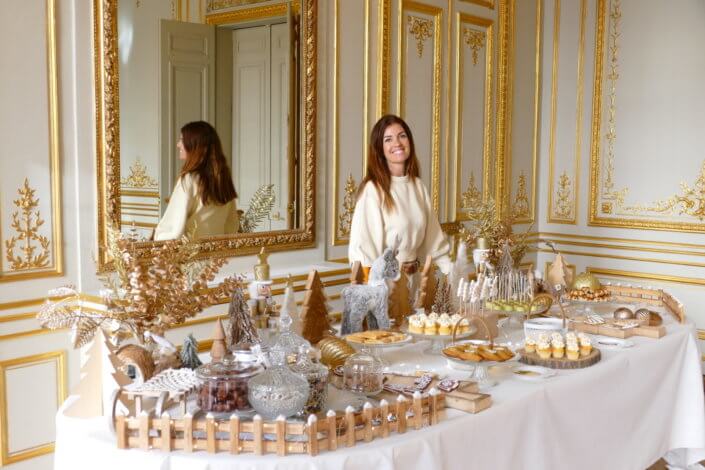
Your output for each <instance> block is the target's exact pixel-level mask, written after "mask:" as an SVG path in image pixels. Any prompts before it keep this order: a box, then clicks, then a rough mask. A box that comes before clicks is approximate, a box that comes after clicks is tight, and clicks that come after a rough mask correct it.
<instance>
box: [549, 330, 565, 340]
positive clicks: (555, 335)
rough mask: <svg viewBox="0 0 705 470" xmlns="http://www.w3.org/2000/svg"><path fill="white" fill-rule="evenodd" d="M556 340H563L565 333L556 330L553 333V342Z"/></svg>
mask: <svg viewBox="0 0 705 470" xmlns="http://www.w3.org/2000/svg"><path fill="white" fill-rule="evenodd" d="M554 341H563V335H562V334H560V333H558V332H557V331H554V332H553V333H551V342H554Z"/></svg>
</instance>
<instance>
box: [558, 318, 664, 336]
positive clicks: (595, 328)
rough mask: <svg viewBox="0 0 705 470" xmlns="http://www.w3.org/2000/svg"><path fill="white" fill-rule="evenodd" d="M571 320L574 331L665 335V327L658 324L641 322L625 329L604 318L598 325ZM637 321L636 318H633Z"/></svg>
mask: <svg viewBox="0 0 705 470" xmlns="http://www.w3.org/2000/svg"><path fill="white" fill-rule="evenodd" d="M576 320H578V321H573V322H572V324H571V328H572V329H573V330H575V331H581V332H583V333H590V334H593V335H602V336H611V337H612V338H622V339H624V338H629V337H631V336H646V337H647V338H654V339H658V338H661V337H662V336H665V335H666V327H665V326H663V325H660V326H649V325H645V324H642V325H640V326H635V327H634V328H627V329H626V330H624V329H622V328H614V327H611V326H607V325H611V324H613V323H612V322H613V320H612V321H611V320H606V322H605V323H602V324H599V325H591V324H589V323H584V322H580V321H579V319H576ZM634 321H638V320H634Z"/></svg>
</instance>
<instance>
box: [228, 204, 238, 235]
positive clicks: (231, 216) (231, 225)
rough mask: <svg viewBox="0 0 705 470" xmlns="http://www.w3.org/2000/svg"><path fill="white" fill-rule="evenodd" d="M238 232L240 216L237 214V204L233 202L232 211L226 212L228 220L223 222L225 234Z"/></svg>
mask: <svg viewBox="0 0 705 470" xmlns="http://www.w3.org/2000/svg"><path fill="white" fill-rule="evenodd" d="M239 231H240V214H239V213H238V212H237V204H236V202H235V200H233V203H232V210H231V211H230V212H228V218H227V219H226V220H225V233H226V234H230V233H237V232H239Z"/></svg>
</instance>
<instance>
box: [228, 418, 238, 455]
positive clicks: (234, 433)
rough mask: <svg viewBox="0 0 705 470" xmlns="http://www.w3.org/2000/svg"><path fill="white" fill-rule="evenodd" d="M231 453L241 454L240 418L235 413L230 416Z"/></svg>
mask: <svg viewBox="0 0 705 470" xmlns="http://www.w3.org/2000/svg"><path fill="white" fill-rule="evenodd" d="M230 453H231V454H239V453H240V417H239V416H238V415H236V414H235V413H233V414H232V415H230Z"/></svg>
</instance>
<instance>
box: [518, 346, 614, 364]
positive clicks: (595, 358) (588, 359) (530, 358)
mask: <svg viewBox="0 0 705 470" xmlns="http://www.w3.org/2000/svg"><path fill="white" fill-rule="evenodd" d="M517 352H518V353H519V354H520V355H521V357H520V358H519V362H521V363H524V364H528V365H530V366H542V367H548V368H550V369H582V368H585V367H590V366H591V365H594V364H597V363H598V362H600V359H601V358H602V354H601V353H600V350H599V349H597V348H592V351H590V354H588V355H587V356H580V357H579V358H578V359H575V360H573V359H568V357H567V356H563V357H562V358H560V359H558V358H555V357H551V358H548V359H541V357H539V355H538V353H528V352H526V351H525V350H524V349H520V350H518V351H517Z"/></svg>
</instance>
